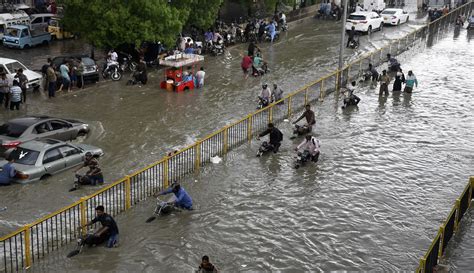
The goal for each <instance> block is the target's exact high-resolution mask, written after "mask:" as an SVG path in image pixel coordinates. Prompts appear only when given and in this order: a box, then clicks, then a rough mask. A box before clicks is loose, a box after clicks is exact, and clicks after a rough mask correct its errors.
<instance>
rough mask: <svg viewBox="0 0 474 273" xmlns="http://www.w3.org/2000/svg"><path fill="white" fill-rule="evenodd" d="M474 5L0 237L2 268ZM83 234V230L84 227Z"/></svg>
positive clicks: (48, 248)
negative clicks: (100, 208)
mask: <svg viewBox="0 0 474 273" xmlns="http://www.w3.org/2000/svg"><path fill="white" fill-rule="evenodd" d="M470 7H471V3H468V4H465V5H463V6H461V7H459V8H457V9H455V10H453V11H451V13H449V14H447V15H445V16H443V17H441V18H440V19H438V20H436V21H434V22H431V23H430V24H428V25H426V26H423V27H421V28H420V29H418V30H415V31H413V32H411V33H409V34H407V35H406V36H404V37H403V38H400V39H397V40H395V41H393V42H391V43H390V44H388V45H386V46H384V47H382V48H380V49H378V50H376V51H374V52H372V53H370V54H366V55H364V56H362V57H361V58H359V59H358V60H356V61H354V62H351V63H349V64H348V65H346V66H345V67H344V68H343V69H342V70H336V71H334V72H332V73H330V74H329V75H326V76H324V77H322V78H320V79H318V80H316V81H314V82H311V83H309V84H307V85H305V86H303V87H302V88H300V89H298V90H296V91H294V92H292V93H290V94H288V95H287V96H285V97H284V98H283V99H281V100H280V101H277V102H275V103H272V104H271V105H269V106H268V107H266V108H263V109H260V110H258V111H256V112H254V113H251V114H249V115H247V116H246V117H244V118H242V119H240V120H238V121H236V122H234V123H232V124H231V125H228V126H226V127H224V128H222V129H219V130H217V131H216V132H214V133H212V134H210V135H208V136H206V137H204V138H203V139H201V140H199V141H197V142H196V143H194V144H192V145H190V146H188V147H186V148H184V149H182V150H180V151H178V152H176V153H174V154H171V155H169V156H166V157H164V158H162V159H161V160H159V161H157V162H155V163H153V164H151V165H149V166H147V167H145V168H143V169H141V170H138V171H136V172H134V173H132V174H130V175H127V176H126V177H124V178H122V179H120V180H118V181H116V182H113V183H112V184H110V185H108V186H106V187H104V188H102V189H101V190H99V191H97V192H96V193H94V194H92V195H89V196H86V197H83V198H81V199H80V200H78V201H77V202H75V203H73V204H71V205H69V206H67V207H64V208H62V209H60V210H58V211H56V212H53V213H51V214H49V215H47V216H45V217H43V218H41V219H39V220H37V221H35V222H33V223H32V224H29V225H26V226H24V227H22V228H20V229H19V230H17V231H15V232H13V233H11V234H9V235H6V236H4V237H2V238H0V272H15V271H22V270H23V269H25V268H29V267H30V266H31V265H32V264H33V263H35V262H37V261H39V260H40V259H41V258H42V257H44V256H45V255H47V254H48V253H49V252H53V251H55V250H57V249H59V248H60V247H62V246H64V245H66V244H69V243H70V242H71V241H74V240H75V238H77V236H78V235H79V233H80V232H81V231H79V230H78V229H77V227H78V226H79V225H80V224H82V225H83V224H85V223H86V222H88V221H90V220H91V219H92V218H93V217H94V208H95V207H96V206H97V205H99V204H100V205H104V206H106V208H107V211H108V212H109V213H110V214H111V215H113V216H115V215H117V214H119V213H121V212H122V211H125V210H128V209H130V208H131V207H133V206H134V205H136V204H137V203H139V202H141V201H143V200H145V199H146V198H147V197H149V196H151V195H152V194H153V193H154V192H156V191H158V190H162V189H164V188H166V187H167V186H168V185H169V181H174V180H177V179H180V178H182V177H184V176H185V175H188V174H191V173H194V172H198V171H199V170H200V168H201V167H202V166H203V165H205V164H206V163H208V162H209V161H210V159H211V157H213V156H215V155H220V156H222V155H224V154H226V153H227V152H229V151H230V150H232V149H233V148H235V147H237V146H239V145H241V144H243V143H246V142H248V141H251V139H252V138H253V137H254V136H255V135H256V134H257V133H259V132H261V131H262V130H263V129H265V128H266V126H267V123H268V122H274V123H278V122H281V121H283V120H284V119H286V118H290V117H291V115H292V114H293V113H294V112H297V111H300V110H302V109H303V108H304V105H306V104H308V103H312V102H316V101H318V100H323V99H324V98H325V96H326V95H327V94H329V93H331V92H333V91H335V90H338V89H339V88H340V86H342V85H344V84H346V83H347V82H348V81H350V80H352V79H357V78H359V77H361V76H362V75H363V73H364V71H365V70H366V68H367V67H368V64H369V63H372V64H373V65H374V66H378V65H380V64H382V63H383V62H385V55H386V54H387V53H390V54H392V55H393V56H396V55H399V54H401V53H402V52H404V51H406V50H408V48H409V47H411V48H413V47H423V46H424V44H425V43H424V42H423V41H424V40H426V39H427V38H428V37H429V35H432V34H433V33H434V31H435V30H437V31H439V29H446V28H447V27H448V26H449V25H451V24H453V23H454V22H453V21H452V20H451V18H452V17H454V18H456V16H457V15H459V14H467V12H468V11H470ZM82 232H83V231H82Z"/></svg>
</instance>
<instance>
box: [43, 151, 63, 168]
mask: <svg viewBox="0 0 474 273" xmlns="http://www.w3.org/2000/svg"><path fill="white" fill-rule="evenodd" d="M43 168H44V169H45V171H46V173H47V174H55V173H58V172H60V171H62V170H64V169H65V168H66V159H65V158H64V157H63V156H62V154H61V152H60V151H59V149H58V148H57V147H56V148H52V149H49V150H47V151H46V152H45V153H44V156H43Z"/></svg>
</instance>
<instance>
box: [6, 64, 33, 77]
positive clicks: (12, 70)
mask: <svg viewBox="0 0 474 273" xmlns="http://www.w3.org/2000/svg"><path fill="white" fill-rule="evenodd" d="M5 66H6V67H7V69H8V72H9V73H10V74H13V73H16V71H17V70H18V69H20V68H21V69H23V71H25V70H28V68H26V67H25V66H24V65H22V64H21V63H19V62H13V63H9V64H5Z"/></svg>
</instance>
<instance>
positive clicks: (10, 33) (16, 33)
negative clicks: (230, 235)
mask: <svg viewBox="0 0 474 273" xmlns="http://www.w3.org/2000/svg"><path fill="white" fill-rule="evenodd" d="M5 34H6V35H7V36H12V37H18V36H19V34H20V31H18V29H16V28H7V31H6V33H5Z"/></svg>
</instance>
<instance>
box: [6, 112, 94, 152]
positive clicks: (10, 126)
mask: <svg viewBox="0 0 474 273" xmlns="http://www.w3.org/2000/svg"><path fill="white" fill-rule="evenodd" d="M88 133H89V125H88V124H86V123H84V122H81V121H78V120H72V119H60V118H53V117H48V116H26V117H21V118H15V119H12V120H9V121H8V122H6V123H5V124H3V125H1V126H0V157H1V156H3V155H4V154H5V152H6V151H9V150H11V149H12V148H15V147H16V146H17V145H18V144H20V143H22V142H25V141H28V140H33V139H41V138H53V139H58V140H63V141H67V140H73V139H75V138H77V137H78V136H81V135H87V134H88Z"/></svg>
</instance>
